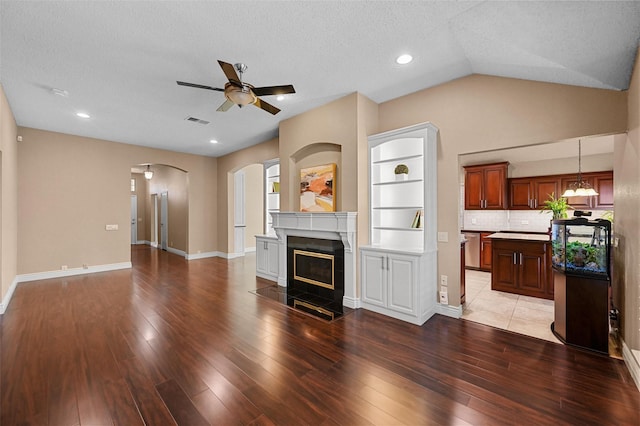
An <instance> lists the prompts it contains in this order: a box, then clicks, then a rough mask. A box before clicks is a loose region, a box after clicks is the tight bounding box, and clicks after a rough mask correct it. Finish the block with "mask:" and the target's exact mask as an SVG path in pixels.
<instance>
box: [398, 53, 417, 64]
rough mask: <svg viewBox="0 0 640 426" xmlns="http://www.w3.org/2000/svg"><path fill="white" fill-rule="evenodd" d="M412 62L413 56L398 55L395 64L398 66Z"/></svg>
mask: <svg viewBox="0 0 640 426" xmlns="http://www.w3.org/2000/svg"><path fill="white" fill-rule="evenodd" d="M411 61H413V56H411V55H407V54H405V55H400V56H398V58H397V59H396V62H397V63H399V64H400V65H405V64H408V63H409V62H411Z"/></svg>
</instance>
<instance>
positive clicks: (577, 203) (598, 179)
mask: <svg viewBox="0 0 640 426" xmlns="http://www.w3.org/2000/svg"><path fill="white" fill-rule="evenodd" d="M582 180H583V181H585V182H587V183H589V184H590V185H591V186H592V187H593V189H595V190H596V192H597V193H598V195H596V196H593V197H567V202H568V203H569V205H570V206H571V207H573V208H574V209H578V210H582V209H584V210H611V209H613V171H611V170H610V171H605V172H593V173H582ZM575 181H576V176H575V175H564V176H562V178H561V180H560V193H562V192H563V191H564V189H565V188H567V187H568V186H569V185H570V184H572V183H573V182H575Z"/></svg>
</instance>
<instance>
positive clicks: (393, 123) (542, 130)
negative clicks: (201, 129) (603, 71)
mask: <svg viewBox="0 0 640 426" xmlns="http://www.w3.org/2000/svg"><path fill="white" fill-rule="evenodd" d="M626 117H627V95H626V93H625V92H614V91H608V90H598V89H588V88H583V87H575V86H565V85H558V84H548V83H538V82H531V81H525V80H516V79H507V78H501V77H490V76H484V75H472V76H469V77H465V78H461V79H458V80H455V81H452V82H449V83H446V84H443V85H440V86H437V87H433V88H430V89H427V90H423V91H420V92H417V93H413V94H410V95H407V96H403V97H401V98H398V99H394V100H392V101H389V102H385V103H383V104H380V105H379V131H386V130H392V129H396V128H400V127H404V126H408V125H412V124H416V123H420V122H424V121H430V122H431V123H433V124H434V125H435V126H437V127H438V128H439V130H440V141H439V145H438V230H439V231H444V232H448V234H449V242H448V243H438V274H444V275H448V277H449V300H450V301H456V300H459V294H458V293H459V286H457V285H456V283H458V282H459V279H460V253H459V252H460V247H459V244H458V233H459V229H460V228H459V224H458V215H457V214H451V212H458V211H459V208H460V206H459V198H460V197H458V196H455V197H452V196H451V194H452V193H453V194H458V188H459V185H460V181H459V175H460V173H459V164H458V156H459V155H460V154H465V153H471V152H477V151H480V150H490V149H503V148H508V147H514V146H524V145H534V144H538V143H545V142H550V141H557V140H562V139H569V138H574V137H579V136H587V135H599V134H609V133H620V132H624V131H626V122H627V119H626ZM434 297H435V296H434ZM454 303H455V302H454Z"/></svg>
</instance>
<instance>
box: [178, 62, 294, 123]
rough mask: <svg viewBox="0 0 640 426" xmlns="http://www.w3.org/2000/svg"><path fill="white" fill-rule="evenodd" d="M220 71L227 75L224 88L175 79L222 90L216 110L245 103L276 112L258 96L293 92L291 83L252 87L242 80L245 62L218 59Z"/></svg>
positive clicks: (186, 84)
mask: <svg viewBox="0 0 640 426" xmlns="http://www.w3.org/2000/svg"><path fill="white" fill-rule="evenodd" d="M218 63H219V64H220V68H222V72H224V74H225V75H226V76H227V79H229V82H228V83H226V84H225V85H224V89H221V88H219V87H211V86H203V85H202V84H195V83H186V82H184V81H176V83H178V84H179V85H180V86H188V87H195V88H197V89H207V90H215V91H217V92H224V97H225V98H227V100H226V101H224V103H223V104H222V105H220V107H218V111H227V110H228V109H229V108H231V107H232V106H234V105H238V107H240V108H242V107H243V106H245V105H249V104H252V105H255V106H257V107H258V108H261V109H263V110H265V111H267V112H270V113H271V114H274V115H275V114H277V113H279V112H280V110H279V109H278V108H276V107H274V106H273V105H271V104H269V103H267V102H265V101H263V100H262V99H260V98H259V97H258V96H269V95H286V94H288V93H295V92H296V91H295V89H294V88H293V86H292V85H291V84H287V85H284V86H265V87H254V86H253V85H251V84H249V83H245V82H243V81H242V74H243V73H244V72H245V71H246V70H247V66H246V65H245V64H235V65H231V64H229V63H227V62H222V61H218Z"/></svg>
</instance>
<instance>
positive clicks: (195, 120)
mask: <svg viewBox="0 0 640 426" xmlns="http://www.w3.org/2000/svg"><path fill="white" fill-rule="evenodd" d="M185 120H187V121H191V122H192V123H198V124H202V125H203V126H206V125H207V124H209V122H208V121H207V120H201V119H199V118H196V117H191V116H189V117H187V118H185Z"/></svg>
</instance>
